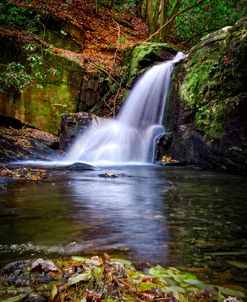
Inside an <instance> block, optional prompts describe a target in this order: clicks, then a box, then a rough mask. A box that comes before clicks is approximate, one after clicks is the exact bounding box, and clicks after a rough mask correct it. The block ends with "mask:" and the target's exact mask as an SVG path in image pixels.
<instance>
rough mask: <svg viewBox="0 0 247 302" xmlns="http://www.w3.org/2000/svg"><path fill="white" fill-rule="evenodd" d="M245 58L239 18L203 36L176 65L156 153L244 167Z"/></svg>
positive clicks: (244, 28) (244, 29) (245, 29)
mask: <svg viewBox="0 0 247 302" xmlns="http://www.w3.org/2000/svg"><path fill="white" fill-rule="evenodd" d="M246 57H247V19H246V18H244V19H242V20H240V21H239V22H238V23H237V24H236V25H234V26H232V27H227V28H223V29H221V30H219V31H217V32H215V33H212V34H210V35H208V36H206V37H205V38H203V39H202V40H201V42H200V43H199V44H197V45H196V46H195V47H194V48H193V49H192V50H191V52H190V54H189V56H188V57H187V58H186V59H185V60H184V61H183V62H182V63H180V64H178V66H177V67H176V68H175V70H174V74H173V82H172V87H171V91H170V96H169V99H168V103H167V110H166V116H165V124H166V128H167V130H168V131H171V132H172V133H173V138H172V140H170V141H169V144H166V146H165V147H164V144H163V147H161V149H162V148H164V149H163V150H162V151H161V153H162V154H163V153H165V154H168V155H171V156H172V157H174V158H176V159H179V160H185V161H187V162H188V163H190V164H198V165H203V166H206V167H218V168H223V169H232V170H234V171H240V170H241V171H246V168H247V120H246V115H247V102H246V99H247V89H246V82H247V62H246ZM161 145H162V144H161ZM168 145H169V146H168Z"/></svg>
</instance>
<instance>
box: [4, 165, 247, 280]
mask: <svg viewBox="0 0 247 302" xmlns="http://www.w3.org/2000/svg"><path fill="white" fill-rule="evenodd" d="M103 173H116V174H118V177H116V178H105V177H101V176H100V174H103ZM246 196H247V179H246V178H244V177H240V176H234V175H229V174H220V173H214V172H204V171H201V170H192V169H186V168H175V167H164V166H152V165H150V166H122V167H118V168H116V167H113V168H109V167H108V168H101V169H99V170H96V171H85V172H79V171H66V172H64V171H63V172H53V175H52V177H51V179H48V180H45V181H43V182H41V183H29V184H20V185H15V186H10V187H9V189H8V190H5V191H1V192H0V259H1V263H2V264H4V263H6V262H9V261H13V260H15V259H20V258H30V257H37V256H42V257H53V256H57V255H62V256H64V255H72V254H76V255H82V254H85V253H89V252H93V251H96V252H98V251H102V250H103V251H107V252H109V253H112V254H119V253H122V254H124V256H125V257H127V258H130V259H131V260H132V261H134V263H136V264H139V265H141V264H144V263H152V264H155V263H159V264H162V265H165V266H186V267H188V266H193V267H195V266H197V267H208V266H209V267H212V268H215V269H219V270H220V269H227V266H229V264H228V261H229V260H234V261H240V262H246V261H247V256H246V255H247V222H246V217H247V197H246ZM243 282H245V280H244V281H243Z"/></svg>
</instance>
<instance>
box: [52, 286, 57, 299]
mask: <svg viewBox="0 0 247 302" xmlns="http://www.w3.org/2000/svg"><path fill="white" fill-rule="evenodd" d="M57 293H58V289H57V286H56V285H55V284H52V288H51V300H54V298H55V297H56V295H57Z"/></svg>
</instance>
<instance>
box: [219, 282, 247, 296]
mask: <svg viewBox="0 0 247 302" xmlns="http://www.w3.org/2000/svg"><path fill="white" fill-rule="evenodd" d="M217 288H218V289H219V291H220V292H221V293H222V294H223V295H225V296H232V297H238V298H245V297H246V295H245V294H244V293H243V292H241V291H238V290H235V289H231V288H227V287H223V286H218V285H217Z"/></svg>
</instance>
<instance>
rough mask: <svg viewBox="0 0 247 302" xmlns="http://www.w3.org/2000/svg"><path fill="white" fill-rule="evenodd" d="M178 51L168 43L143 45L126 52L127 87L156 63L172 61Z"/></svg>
mask: <svg viewBox="0 0 247 302" xmlns="http://www.w3.org/2000/svg"><path fill="white" fill-rule="evenodd" d="M177 51H178V49H177V48H176V47H175V46H173V45H171V44H168V43H142V44H139V45H137V46H136V47H134V48H133V49H128V50H127V51H126V52H125V55H124V57H125V60H124V64H125V65H127V86H130V84H131V83H132V82H133V81H134V80H135V79H136V78H137V77H138V76H139V75H140V74H143V73H144V72H145V71H146V69H147V68H148V67H149V66H150V65H151V64H153V63H154V62H161V61H163V60H165V57H167V59H170V57H171V55H172V53H174V54H175V53H176V52H177Z"/></svg>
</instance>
